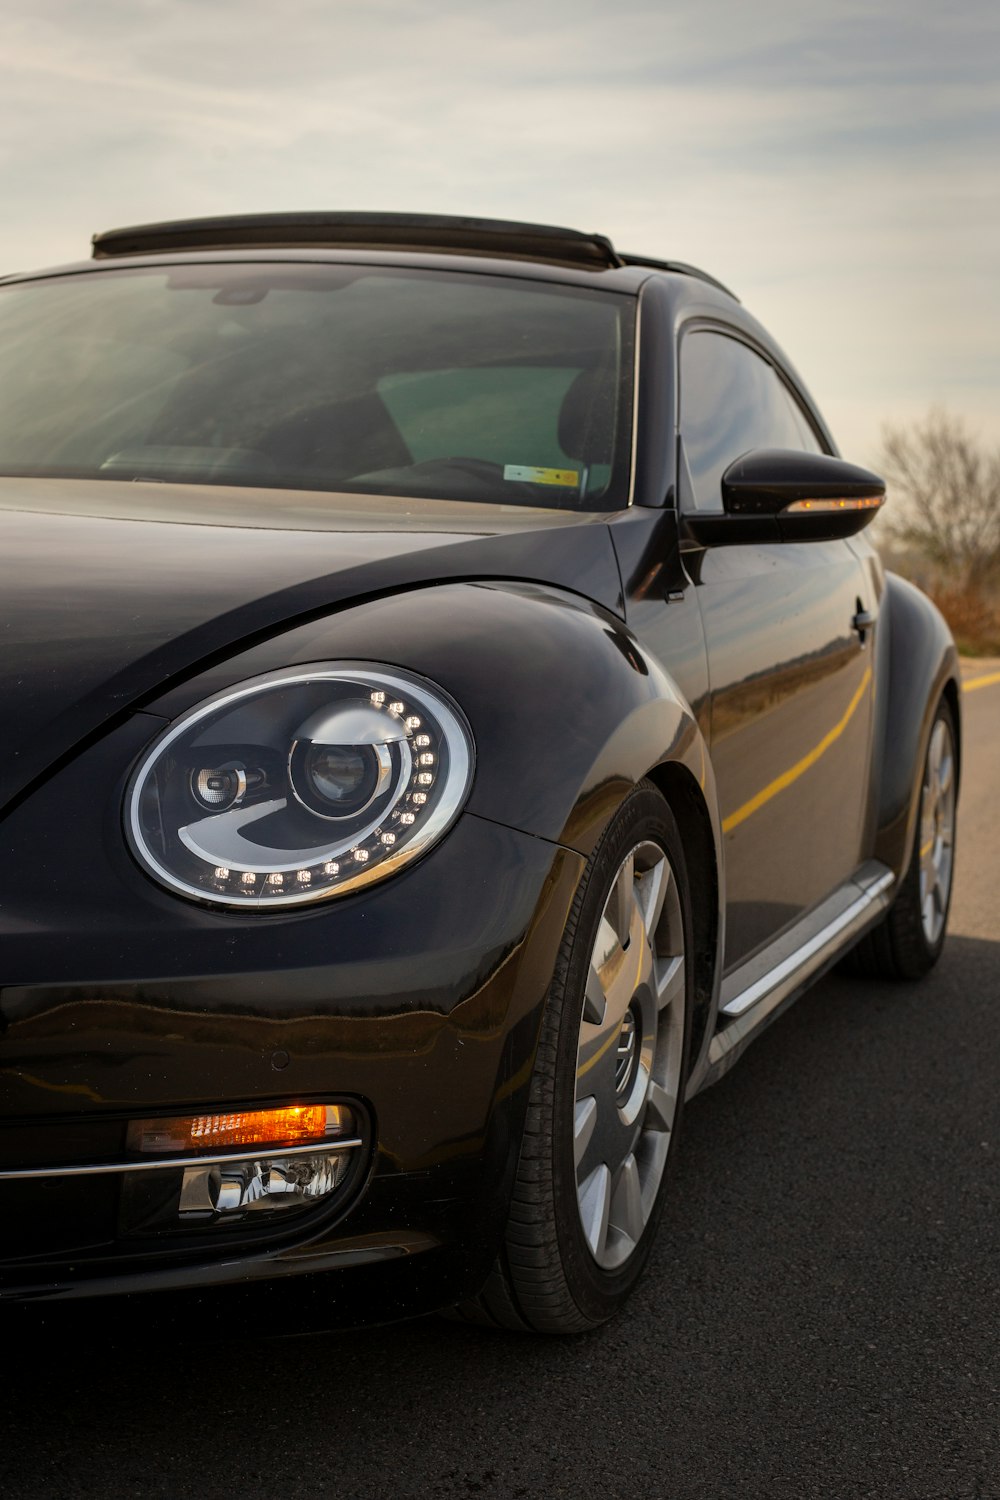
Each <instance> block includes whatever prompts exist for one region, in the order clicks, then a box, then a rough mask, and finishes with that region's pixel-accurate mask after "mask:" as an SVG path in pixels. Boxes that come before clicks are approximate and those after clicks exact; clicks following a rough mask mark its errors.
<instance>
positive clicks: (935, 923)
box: [849, 698, 958, 979]
mask: <svg viewBox="0 0 1000 1500" xmlns="http://www.w3.org/2000/svg"><path fill="white" fill-rule="evenodd" d="M955 747H956V735H955V718H954V715H953V713H952V711H951V707H950V706H949V704H948V702H947V700H946V699H944V698H942V700H941V702H940V703H939V704H938V708H937V713H936V715H935V717H934V723H933V725H932V727H931V733H930V739H929V741H928V744H927V755H926V758H925V761H924V772H923V780H922V783H921V789H920V815H919V821H918V823H917V831H916V837H915V839H914V844H913V854H912V855H911V857H910V863H909V867H908V868H907V871H906V874H905V875H904V877H903V881H902V884H901V885H900V888H899V892H898V894H897V896H896V899H895V901H894V902H893V904H892V906H891V907H890V908H889V910H888V912H887V913H886V915H885V916H884V917H883V919H882V921H881V922H880V923H879V925H878V926H877V927H875V928H873V929H872V931H871V932H870V933H868V935H867V937H864V938H862V940H861V942H860V943H859V944H858V946H857V947H856V948H855V949H854V951H853V952H852V953H851V955H850V960H849V967H850V968H851V969H852V970H854V972H856V973H861V974H866V975H869V976H871V977H872V978H876V979H920V978H922V976H923V975H924V974H926V973H928V971H929V970H930V969H932V968H933V967H934V965H935V964H936V963H937V961H938V959H939V958H940V956H941V950H942V948H943V947H944V939H945V931H946V928H947V925H948V911H949V908H950V906H951V889H952V883H953V878H954V873H955V813H956V808H957V801H958V761H957V756H956V748H955Z"/></svg>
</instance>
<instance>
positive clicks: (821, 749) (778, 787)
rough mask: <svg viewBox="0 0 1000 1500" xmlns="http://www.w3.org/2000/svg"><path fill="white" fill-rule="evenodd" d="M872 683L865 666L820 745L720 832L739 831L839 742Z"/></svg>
mask: <svg viewBox="0 0 1000 1500" xmlns="http://www.w3.org/2000/svg"><path fill="white" fill-rule="evenodd" d="M871 680H872V669H871V667H868V668H867V670H866V671H865V675H864V677H862V679H861V685H860V687H859V688H858V690H857V692H856V693H855V694H854V697H853V698H852V699H851V701H850V703H849V704H848V705H847V710H846V712H845V714H844V717H843V718H842V719H841V721H840V723H839V724H835V725H834V727H833V728H832V729H831V730H830V732H829V734H825V735H824V736H823V738H822V739H821V740H820V742H819V744H818V745H816V746H814V748H813V749H812V750H810V751H809V754H808V755H804V756H803V757H802V759H801V760H800V761H796V763H795V765H794V766H792V767H790V769H789V770H787V771H783V772H782V774H781V775H780V776H778V777H776V778H775V780H774V781H772V782H770V784H769V785H768V786H766V787H765V788H764V790H763V791H762V792H758V793H757V795H756V797H751V798H750V801H749V802H744V804H743V806H742V807H738V808H737V809H736V811H735V812H734V813H730V814H729V817H728V818H726V819H725V821H724V823H723V825H722V831H723V833H730V832H731V831H732V829H734V828H738V827H739V825H740V824H741V823H745V822H746V820H747V818H750V817H752V816H753V814H754V813H755V812H756V811H757V809H758V808H759V807H763V806H764V803H765V802H770V800H771V798H772V797H776V796H777V795H778V793H779V792H783V791H784V790H785V788H786V787H788V786H791V784H792V782H793V781H798V779H799V777H800V776H802V775H804V774H805V772H806V771H808V770H809V767H810V766H814V765H815V764H816V762H817V761H818V760H819V758H820V756H821V755H824V754H825V753H826V751H827V750H829V748H830V746H831V745H832V744H833V743H834V741H835V740H839V739H840V736H841V735H842V734H843V732H844V730H845V729H846V728H847V726H848V724H849V723H850V722H851V719H852V718H853V717H854V715H855V713H856V712H857V708H858V704H859V703H860V702H861V700H862V698H863V697H864V695H865V692H866V690H867V688H868V684H869V683H870V682H871Z"/></svg>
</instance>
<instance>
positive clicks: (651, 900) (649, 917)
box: [635, 857, 670, 938]
mask: <svg viewBox="0 0 1000 1500" xmlns="http://www.w3.org/2000/svg"><path fill="white" fill-rule="evenodd" d="M669 884H670V866H669V865H668V864H667V861H666V857H663V858H661V859H658V860H657V861H656V863H655V865H653V866H652V867H651V868H650V869H648V870H643V872H642V874H641V875H640V876H639V877H638V879H637V880H636V883H635V900H636V905H637V906H638V908H639V913H640V915H641V917H642V924H643V926H644V927H645V929H646V932H647V933H648V934H649V937H650V938H652V936H653V934H654V932H655V931H656V929H657V927H658V925H659V921H660V916H661V914H662V912H663V903H664V901H665V900H666V898H667V886H668V885H669Z"/></svg>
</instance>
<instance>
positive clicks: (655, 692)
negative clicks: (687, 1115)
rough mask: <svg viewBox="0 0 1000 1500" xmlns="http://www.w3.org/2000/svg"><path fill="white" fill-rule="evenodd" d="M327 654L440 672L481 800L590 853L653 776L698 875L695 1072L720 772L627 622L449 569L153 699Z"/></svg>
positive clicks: (710, 1011)
mask: <svg viewBox="0 0 1000 1500" xmlns="http://www.w3.org/2000/svg"><path fill="white" fill-rule="evenodd" d="M329 660H348V661H365V660H368V661H373V662H375V661H378V662H386V663H391V664H393V665H395V666H399V667H405V668H408V669H409V670H410V671H415V672H419V673H421V674H423V675H424V676H426V677H428V678H430V679H431V680H432V681H433V682H436V683H438V684H439V685H440V686H441V687H442V688H444V689H445V690H446V691H447V692H449V693H450V694H451V695H452V697H453V698H454V699H455V701H456V702H457V703H458V704H459V705H460V706H461V708H462V709H463V710H464V712H465V714H466V716H467V718H468V720H469V723H470V726H471V728H472V733H473V737H474V740H475V745H476V772H475V779H474V781H473V785H472V789H471V792H470V794H469V799H468V802H467V808H468V811H469V812H471V813H475V814H476V815H477V816H479V817H481V818H488V819H490V820H492V821H493V822H496V823H500V824H504V825H505V826H506V827H508V828H512V829H515V830H517V831H519V832H522V833H527V834H531V835H533V836H534V837H536V838H542V839H546V840H550V841H552V842H553V843H557V844H560V845H562V846H564V847H566V848H568V849H572V850H573V851H575V852H576V853H578V854H580V855H582V856H584V857H585V858H586V857H588V856H589V855H590V854H591V853H592V851H593V849H594V848H595V846H596V844H597V843H598V841H599V839H600V837H601V835H602V833H603V832H604V830H605V828H606V827H607V825H608V823H609V822H610V820H611V819H612V818H613V816H614V814H615V812H616V811H617V809H618V807H619V806H620V805H621V803H622V802H623V801H624V799H625V797H627V796H628V794H629V792H630V791H631V789H632V788H633V787H634V786H635V785H636V784H637V783H638V782H639V781H641V780H642V779H643V778H644V777H651V778H652V779H653V780H654V782H655V783H656V784H657V785H658V786H659V788H660V790H661V791H662V792H663V793H664V795H665V796H666V797H667V799H668V801H669V802H670V805H671V808H672V809H673V812H674V815H675V817H676V818H677V821H678V825H679V828H680V832H681V837H682V839H683V841H684V845H685V850H686V853H687V862H688V872H689V876H690V878H691V887H692V898H693V904H694V908H695V928H696V931H695V940H696V953H695V975H696V978H695V994H696V1015H695V1035H694V1039H693V1051H692V1056H693V1057H694V1058H696V1059H698V1062H697V1063H696V1071H697V1068H698V1067H700V1066H701V1063H702V1062H703V1056H702V1054H703V1052H704V1048H705V1047H706V1046H707V1042H708V1038H709V1036H710V1034H711V1027H712V1022H713V1017H714V1015H715V1011H716V1008H717V1003H718V977H719V973H720V951H721V948H720V945H721V942H722V935H723V917H722V911H723V902H722V899H721V871H722V840H721V828H720V820H719V814H718V800H717V795H716V789H715V781H714V777H713V774H712V767H711V762H710V760H709V756H708V750H707V747H706V745H705V741H704V739H703V737H702V734H701V730H700V729H699V727H698V724H697V721H696V719H695V716H694V714H693V712H692V710H691V708H690V706H689V704H688V703H687V702H686V701H685V700H684V698H683V695H682V694H681V692H680V691H679V689H678V688H677V687H676V685H675V684H674V683H673V682H672V681H671V679H670V678H669V676H668V675H667V674H666V673H665V672H664V670H663V668H662V667H661V666H660V665H659V663H658V662H657V661H656V660H655V659H654V658H652V657H650V656H649V655H648V654H647V653H646V652H645V651H644V650H643V649H642V647H641V646H640V644H639V642H638V641H637V640H636V638H635V636H633V635H632V634H631V632H630V631H629V630H628V628H627V627H626V626H625V625H624V624H623V622H622V621H621V620H620V619H619V618H617V616H615V615H612V614H610V613H608V612H607V611H605V610H604V609H602V608H601V607H600V606H599V605H596V604H594V603H592V602H591V601H590V600H587V599H584V598H581V597H579V596H577V595H573V594H569V593H564V592H562V591H561V590H557V589H553V588H546V587H543V586H539V585H534V584H525V583H506V584H503V583H489V584H487V583H461V584H459V583H454V584H437V585H432V586H429V587H427V588H422V589H413V590H408V591H407V592H405V593H398V594H392V595H389V596H387V597H385V598H382V599H375V600H369V601H367V602H365V603H361V604H357V605H355V606H352V607H348V608H345V609H343V610H341V611H340V612H338V613H337V614H334V615H330V616H327V617H326V618H325V619H323V620H319V621H315V622H313V623H311V624H309V625H304V626H299V627H297V628H296V629H293V630H289V631H286V632H284V633H283V634H281V635H279V636H275V637H273V638H272V639H271V640H269V641H267V642H265V643H263V644H261V645H258V646H256V647H254V648H253V649H252V650H250V651H247V652H244V653H243V654H242V655H240V656H234V657H230V658H229V659H228V660H226V661H225V662H223V663H220V664H219V665H218V666H217V667H215V668H213V669H211V670H210V671H208V672H204V673H202V674H200V675H199V676H198V677H197V678H194V679H192V680H191V681H189V682H187V683H186V684H184V685H183V687H180V688H177V689H175V690H173V691H172V692H171V693H169V694H168V695H166V696H164V697H162V698H160V699H159V700H158V701H157V702H156V703H153V704H150V705H149V707H150V710H151V712H153V713H158V714H162V715H164V716H165V717H168V718H173V717H174V716H175V715H177V714H180V713H182V712H184V711H185V710H186V709H187V708H189V707H190V706H192V704H194V703H197V702H198V701H200V700H201V699H202V698H205V697H207V696H209V694H211V693H214V692H218V691H221V690H222V689H223V688H226V687H229V686H230V685H231V684H232V683H234V682H238V681H240V680H242V679H244V678H248V677H253V676H256V675H257V674H259V673H263V672H268V671H272V670H275V669H278V668H280V667H286V666H290V665H296V664H299V663H303V662H311V661H329Z"/></svg>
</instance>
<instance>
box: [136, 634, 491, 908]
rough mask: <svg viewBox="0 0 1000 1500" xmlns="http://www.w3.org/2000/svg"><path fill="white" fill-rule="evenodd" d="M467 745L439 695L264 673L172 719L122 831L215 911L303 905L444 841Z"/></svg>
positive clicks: (382, 679) (464, 787) (427, 689)
mask: <svg viewBox="0 0 1000 1500" xmlns="http://www.w3.org/2000/svg"><path fill="white" fill-rule="evenodd" d="M471 779H472V738H471V735H470V734H469V731H468V728H467V727H466V724H465V721H464V719H463V718H462V717H461V715H460V713H459V710H458V709H457V708H456V707H455V705H454V704H452V703H451V702H450V701H449V700H448V699H447V698H445V696H444V694H443V693H442V692H441V690H440V689H439V688H433V687H431V686H430V684H428V683H425V682H423V681H422V680H419V679H415V678H412V677H410V676H409V675H407V674H405V673H403V672H398V671H396V670H394V669H383V668H382V667H371V666H368V665H362V666H357V667H351V666H339V665H338V666H336V667H332V666H328V665H325V664H322V663H320V664H319V665H315V666H306V667H298V668H295V669H294V670H289V671H287V672H270V673H268V675H267V676H265V677H257V678H254V679H253V680H252V681H250V682H244V683H241V684H239V685H238V686H237V687H234V688H230V689H228V690H227V691H226V692H224V693H219V694H217V695H216V696H215V697H214V698H209V699H208V700H207V701H206V702H204V703H201V704H199V706H198V707H197V708H194V709H192V710H191V711H190V712H189V713H187V714H185V715H184V716H183V718H180V719H178V720H177V722H176V723H175V724H172V725H171V726H170V728H169V729H168V730H167V731H166V733H165V734H163V735H162V736H161V737H160V739H158V740H157V741H156V744H155V745H154V746H153V748H152V749H151V750H150V751H149V753H148V755H147V756H146V758H145V760H144V761H143V762H142V764H141V765H140V766H139V769H138V770H137V771H136V773H135V776H134V777H133V778H132V781H131V783H130V786H129V791H128V794H127V799H126V807H125V823H126V829H127V832H128V837H129V842H130V844H131V846H132V849H133V851H134V853H135V854H136V856H137V858H138V859H139V861H140V863H141V864H142V865H143V866H144V868H145V869H146V870H148V871H149V873H150V874H151V875H153V876H154V877H155V878H156V879H157V880H159V881H160V882H162V884H164V885H167V886H170V887H171V889H173V890H175V891H179V892H181V893H182V894H183V895H185V896H192V897H194V898H196V899H197V900H199V901H210V902H214V903H216V904H217V905H221V906H239V907H250V908H253V909H255V910H263V909H265V908H268V907H272V906H293V905H295V906H300V905H303V904H305V903H306V902H309V901H319V900H322V899H323V898H325V897H330V896H336V895H340V894H341V893H342V892H347V891H353V890H357V888H358V887H359V886H362V885H367V884H369V883H370V882H371V881H373V880H380V879H382V878H383V877H384V876H386V875H391V874H392V873H393V872H394V871H395V870H398V869H400V868H401V866H403V865H404V864H407V863H408V862H409V861H410V860H412V859H415V858H416V857H417V856H418V855H419V854H422V853H423V852H424V851H425V850H426V849H428V848H429V847H430V845H431V844H433V843H434V841H435V840H436V839H438V838H440V837H441V835H442V834H443V833H444V831H445V829H447V828H448V826H449V825H450V824H451V823H452V822H453V821H454V819H455V817H456V816H457V814H458V811H459V809H460V807H461V806H462V803H463V801H464V800H465V797H466V794H467V792H468V789H469V783H470V781H471Z"/></svg>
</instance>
